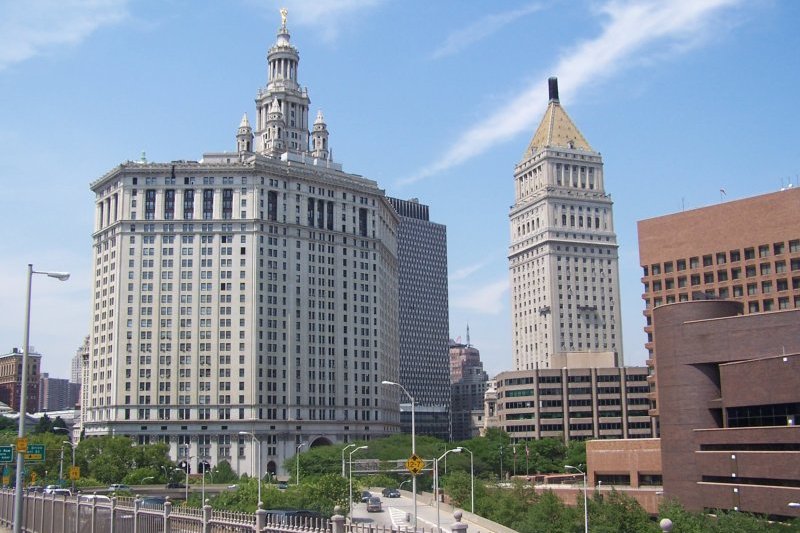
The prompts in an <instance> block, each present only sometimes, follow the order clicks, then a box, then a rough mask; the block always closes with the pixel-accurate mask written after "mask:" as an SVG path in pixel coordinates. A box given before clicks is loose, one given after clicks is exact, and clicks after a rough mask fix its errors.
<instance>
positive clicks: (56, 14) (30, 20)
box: [0, 0, 128, 71]
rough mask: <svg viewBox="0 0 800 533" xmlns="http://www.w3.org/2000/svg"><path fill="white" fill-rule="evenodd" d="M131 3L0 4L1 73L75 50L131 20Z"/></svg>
mask: <svg viewBox="0 0 800 533" xmlns="http://www.w3.org/2000/svg"><path fill="white" fill-rule="evenodd" d="M126 2H127V0H37V1H35V2H14V1H10V2H3V3H2V4H0V71H2V70H4V69H6V68H8V67H9V66H11V65H13V64H15V63H20V62H22V61H26V60H28V59H31V58H33V57H35V56H37V55H40V54H46V53H49V52H51V51H54V50H58V49H59V48H60V47H62V46H64V45H68V46H75V45H77V44H79V43H80V42H81V41H83V40H84V39H86V38H87V37H88V36H89V35H91V34H92V32H94V31H95V30H97V29H98V28H100V27H101V26H107V25H111V24H117V23H119V22H120V21H122V20H123V19H125V18H126V17H127V16H128V13H127V7H126Z"/></svg>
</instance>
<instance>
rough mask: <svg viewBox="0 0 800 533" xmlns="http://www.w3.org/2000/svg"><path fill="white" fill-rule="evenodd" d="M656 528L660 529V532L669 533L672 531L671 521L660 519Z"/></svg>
mask: <svg viewBox="0 0 800 533" xmlns="http://www.w3.org/2000/svg"><path fill="white" fill-rule="evenodd" d="M658 527H660V528H661V531H663V532H664V533H669V532H670V531H672V520H670V519H669V518H662V519H661V522H659V523H658Z"/></svg>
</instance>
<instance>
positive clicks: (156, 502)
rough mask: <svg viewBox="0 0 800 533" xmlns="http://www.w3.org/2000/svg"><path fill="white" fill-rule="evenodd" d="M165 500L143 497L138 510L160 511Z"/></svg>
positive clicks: (157, 497) (161, 497)
mask: <svg viewBox="0 0 800 533" xmlns="http://www.w3.org/2000/svg"><path fill="white" fill-rule="evenodd" d="M166 501H167V499H166V498H165V497H164V496H145V497H143V498H142V499H141V503H140V504H139V508H140V509H162V508H163V507H164V503H165V502H166Z"/></svg>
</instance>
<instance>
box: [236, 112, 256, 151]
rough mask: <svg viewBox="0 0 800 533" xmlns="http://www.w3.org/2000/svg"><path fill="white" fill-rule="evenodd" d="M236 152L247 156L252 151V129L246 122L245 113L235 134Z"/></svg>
mask: <svg viewBox="0 0 800 533" xmlns="http://www.w3.org/2000/svg"><path fill="white" fill-rule="evenodd" d="M236 151H237V152H239V153H240V154H249V153H251V152H252V151H253V128H251V127H250V121H249V120H247V113H245V114H244V116H243V117H242V122H241V123H240V124H239V129H238V131H237V132H236Z"/></svg>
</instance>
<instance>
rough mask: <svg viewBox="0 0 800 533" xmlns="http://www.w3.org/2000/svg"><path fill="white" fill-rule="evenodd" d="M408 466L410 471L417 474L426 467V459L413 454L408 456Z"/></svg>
mask: <svg viewBox="0 0 800 533" xmlns="http://www.w3.org/2000/svg"><path fill="white" fill-rule="evenodd" d="M406 468H408V471H409V472H411V473H412V474H414V475H415V476H416V475H417V474H419V473H420V472H422V469H423V468H425V461H423V460H422V458H420V456H418V455H417V454H413V455H412V456H411V457H409V458H408V461H406Z"/></svg>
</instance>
